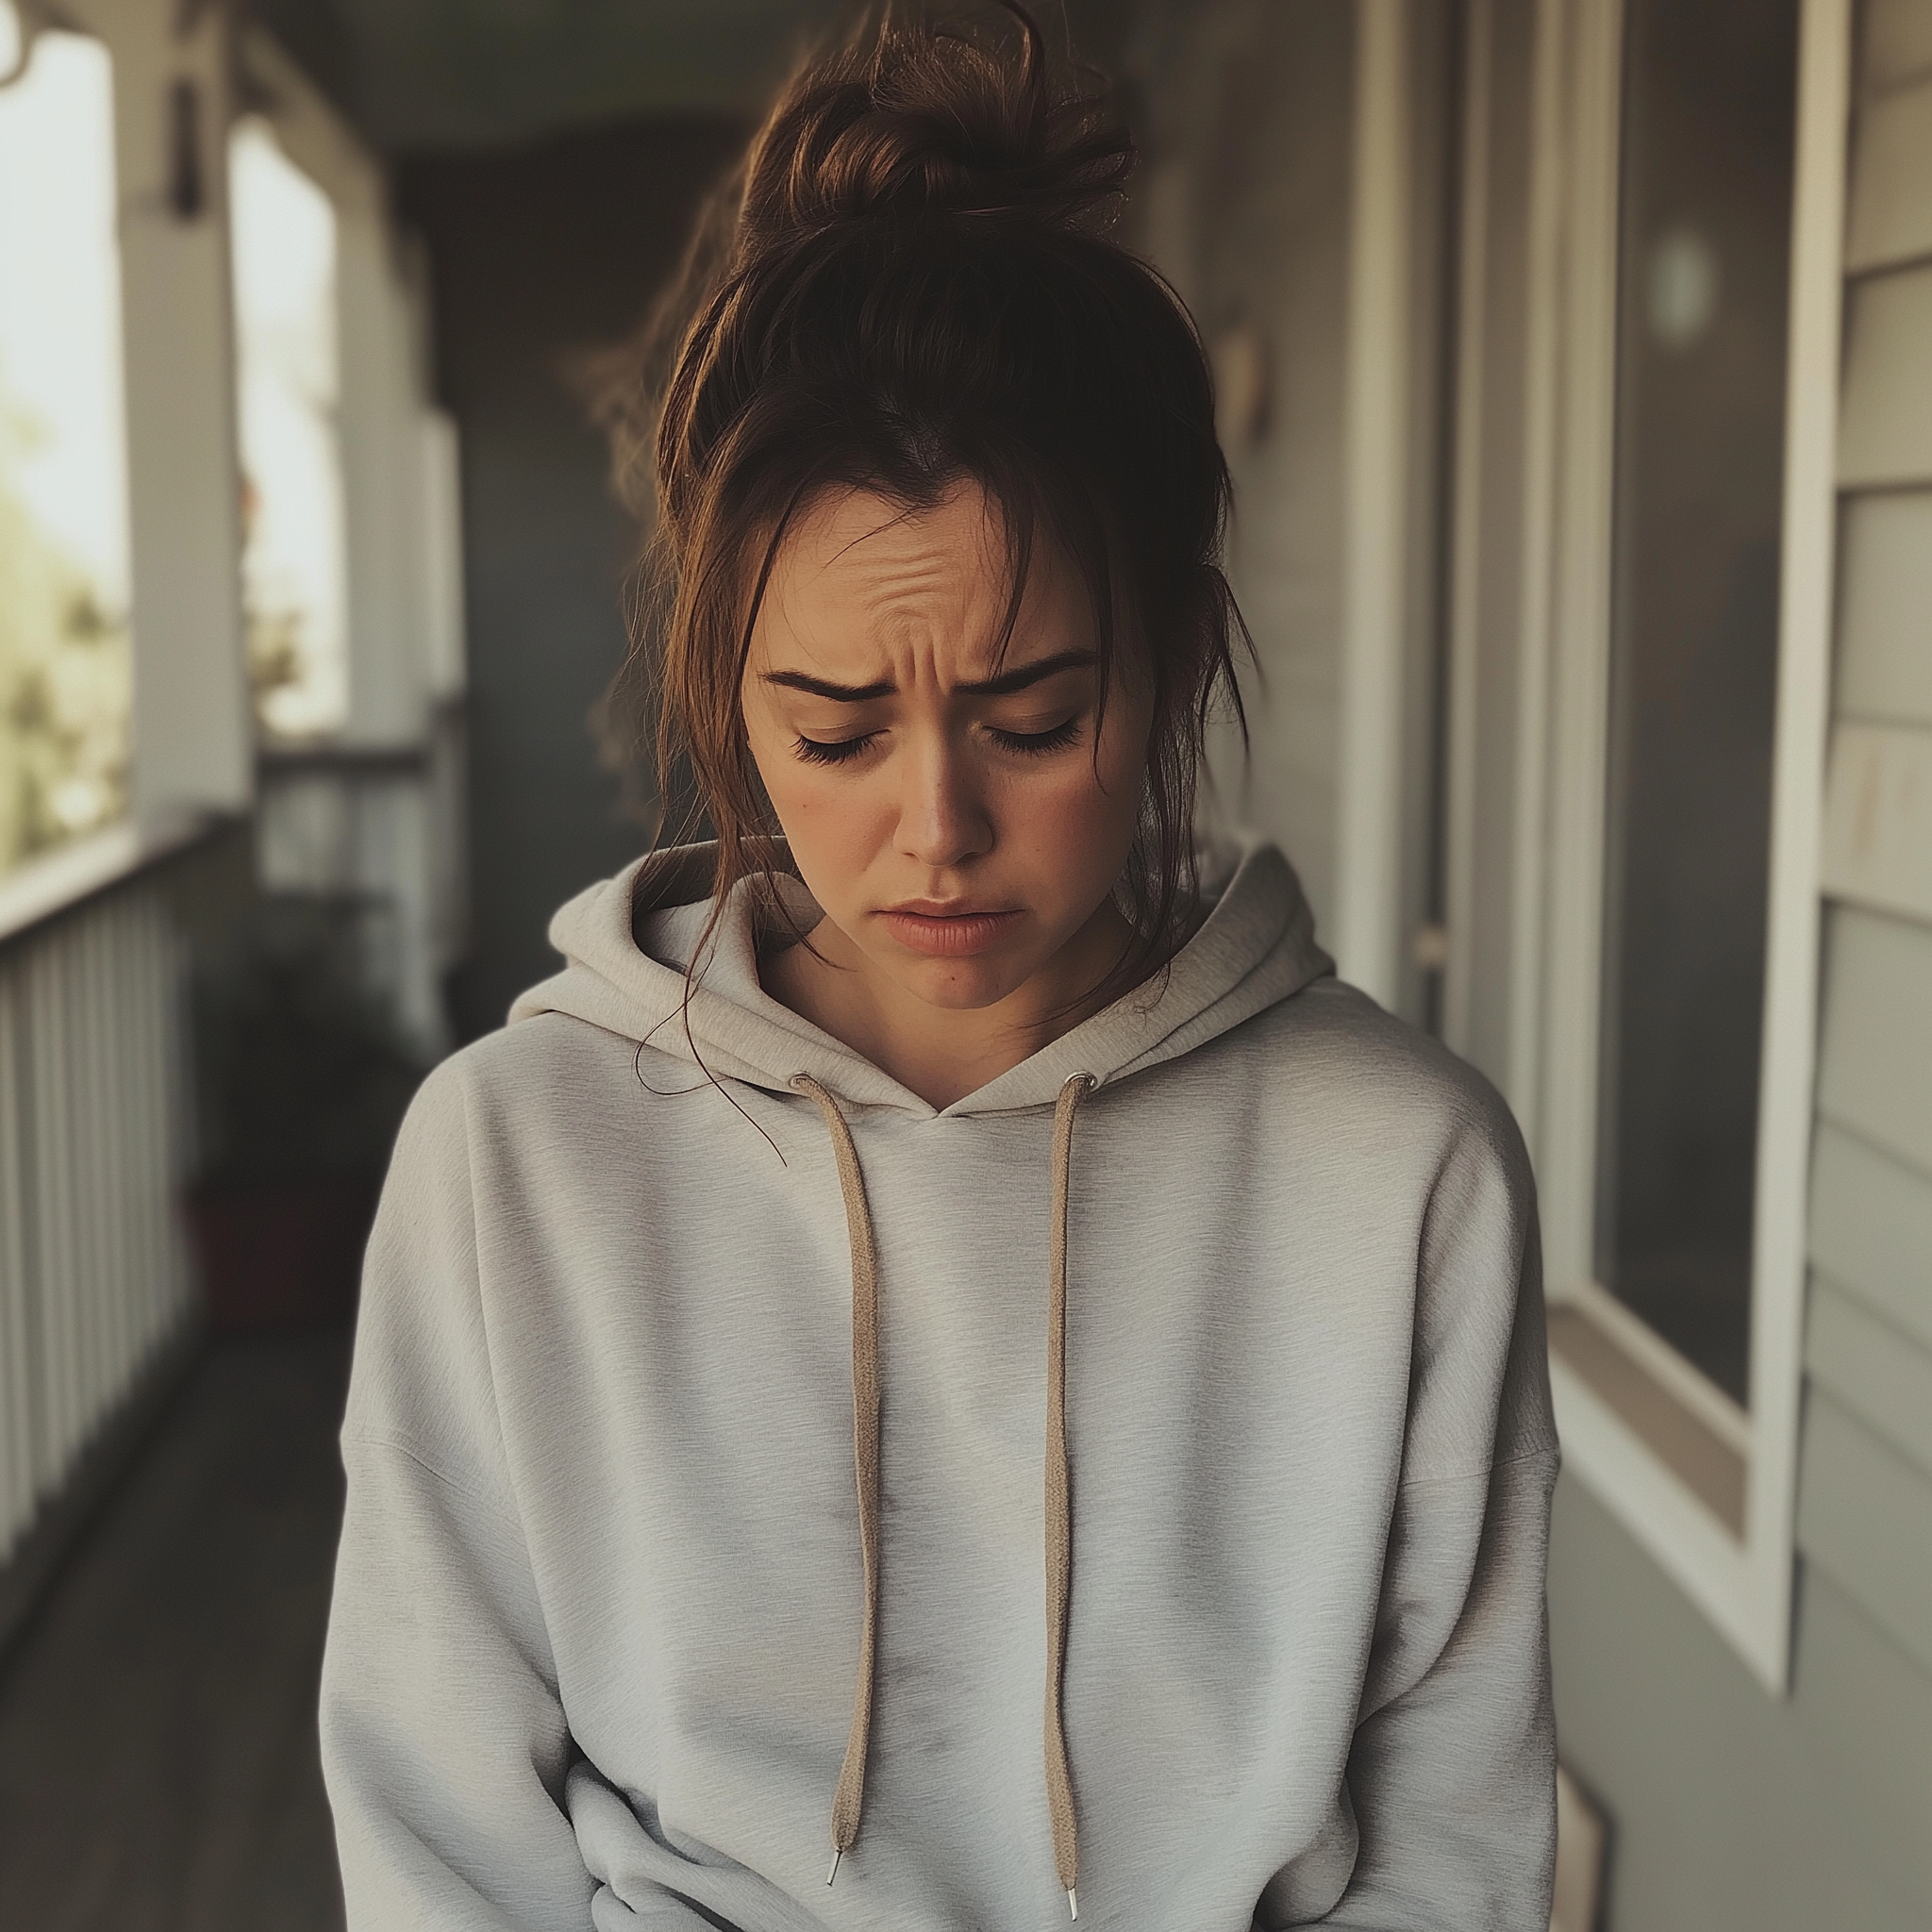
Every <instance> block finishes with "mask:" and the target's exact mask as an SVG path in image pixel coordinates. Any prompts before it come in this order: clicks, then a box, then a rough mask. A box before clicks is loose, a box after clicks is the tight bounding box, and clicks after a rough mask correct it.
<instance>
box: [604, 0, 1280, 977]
mask: <svg viewBox="0 0 1932 1932" xmlns="http://www.w3.org/2000/svg"><path fill="white" fill-rule="evenodd" d="M1000 6H1001V7H1002V8H1003V9H1004V11H1005V13H1006V14H1007V15H1008V16H1010V18H1008V19H1007V20H1005V21H1003V22H996V21H988V22H983V23H981V24H980V25H976V26H957V25H948V26H938V25H931V24H928V23H924V22H913V23H910V24H908V23H907V22H905V21H903V20H901V19H899V18H897V17H895V16H893V15H891V14H889V15H888V16H887V17H886V18H885V19H884V20H883V21H878V22H872V23H868V24H867V25H865V26H863V27H861V28H860V29H859V30H858V31H856V32H854V33H853V34H852V35H851V36H850V37H849V38H847V39H846V40H845V41H844V42H842V43H840V44H838V45H836V46H834V47H832V48H831V49H829V50H828V51H824V52H822V53H820V54H818V55H817V56H815V57H814V58H810V59H809V60H808V61H807V63H806V64H805V65H804V66H803V67H802V68H801V69H800V70H799V71H798V73H797V74H796V75H794V77H793V78H792V79H791V82H790V84H789V85H788V86H787V87H786V89H785V90H784V92H783V93H782V94H781V95H780V97H779V99H778V101H777V103H776V105H775V106H774V108H773V109H772V112H771V114H770V116H769V117H768V119H767V120H766V122H765V124H764V125H763V126H762V127H761V128H760V129H759V130H758V134H757V136H756V137H755V139H754V140H753V142H752V143H751V147H750V149H749V151H748V152H747V154H746V156H745V158H744V161H743V163H742V165H741V169H740V170H739V171H738V173H737V174H736V175H734V176H733V177H732V179H731V180H730V181H729V182H727V183H726V184H725V187H724V190H723V191H722V192H721V194H720V196H719V197H718V199H717V201H716V203H715V204H714V206H713V208H712V210H711V213H710V215H709V217H708V219H707V221H706V222H704V223H702V224H701V225H700V228H699V232H698V235H697V238H696V240H695V241H694V242H693V245H692V249H691V256H690V258H689V260H688V262H687V266H686V271H685V275H684V279H683V283H682V286H681V288H680V290H679V291H675V293H674V295H673V296H672V297H671V298H669V302H668V304H667V308H666V309H665V310H664V311H662V312H661V313H660V318H659V322H658V326H657V329H656V332H655V343H656V347H655V352H654V349H653V337H652V335H651V334H650V333H648V332H647V337H646V343H645V356H644V366H643V368H642V371H641V375H640V373H639V371H638V370H637V368H636V366H635V364H634V365H633V368H632V371H631V373H630V375H629V378H628V387H627V391H626V392H625V395H624V396H623V398H622V399H621V402H620V405H619V407H617V408H614V409H609V410H608V411H607V415H608V418H609V419H611V421H612V426H613V428H614V430H615V432H616V435H617V439H618V456H619V465H620V475H622V474H623V472H624V469H625V463H626V460H628V462H629V464H630V465H631V466H632V469H633V480H634V481H641V476H639V475H636V474H635V473H636V472H639V471H641V470H642V469H643V467H644V463H643V460H642V459H643V458H644V456H645V453H646V451H648V453H649V458H650V470H651V473H652V480H653V481H654V483H655V496H656V515H657V521H656V528H655V531H654V534H653V537H652V540H651V543H650V546H649V549H648V551H647V553H646V568H645V572H644V576H643V580H642V584H643V592H644V595H643V598H642V600H641V606H640V608H639V611H638V613H637V616H638V623H637V625H636V630H635V639H634V645H633V651H632V656H631V660H630V663H629V665H628V666H627V667H626V674H627V681H628V682H629V683H630V684H631V685H632V687H633V689H635V688H636V687H637V686H639V685H641V686H642V687H643V688H644V689H645V690H646V691H648V692H649V693H650V695H651V698H652V700H653V701H654V702H655V705H656V707H657V713H658V721H657V750H658V772H659V782H660V787H661V788H662V789H661V791H660V796H661V797H663V798H664V799H666V800H667V801H668V800H670V799H671V798H673V797H674V796H675V793H676V792H677V791H678V790H679V789H680V781H682V780H686V779H687V777H688V784H689V788H690V790H689V792H688V793H687V795H688V796H690V795H691V794H694V797H692V799H691V804H692V809H691V812H690V813H689V814H688V816H689V817H691V818H694V817H695V816H696V813H697V811H700V810H701V811H702V813H703V814H704V815H705V816H706V817H708V820H709V822H710V826H711V829H712V832H713V834H714V836H715V838H716V840H717V868H716V876H715V881H714V899H715V903H714V907H713V914H714V918H715V916H716V913H717V911H718V909H719V908H722V905H723V902H724V894H725V893H726V892H727V891H729V890H730V889H731V888H732V887H733V886H734V885H736V884H737V883H738V882H739V881H740V880H741V879H742V878H745V877H747V876H753V875H757V874H766V875H767V876H769V874H772V873H773V872H774V871H775V870H777V869H778V868H779V867H780V866H781V865H782V863H783V860H782V857H781V855H782V844H781V841H780V838H779V828H778V826H777V824H776V821H775V817H774V813H773V811H772V808H771V805H770V802H769V800H768V799H767V798H766V796H765V793H764V790H763V787H762V786H761V784H760V783H759V781H758V772H757V768H756V766H755V764H754V762H753V760H752V758H751V753H750V750H749V747H748V744H747V741H746V737H745V731H744V725H743V720H742V716H741V704H740V691H741V683H742V679H743V675H744V665H745V659H746V656H747V653H748V652H749V649H750V645H751V638H752V632H753V627H754V625H755V624H756V621H757V617H758V607H759V604H760V601H761V599H762V597H763V595H764V591H765V586H766V584H767V581H768V580H769V578H770V575H771V572H772V567H773V561H774V558H775V556H776V554H777V551H778V547H779V545H780V543H781V542H782V541H783V540H784V538H785V535H786V533H787V530H788V529H789V528H790V527H791V525H792V524H793V523H794V521H795V520H796V519H797V518H798V517H799V515H800V514H801V512H802V511H803V510H804V509H805V508H807V507H808V506H809V505H810V504H811V503H812V502H813V501H814V499H816V498H817V497H818V496H819V495H820V493H821V492H822V491H825V490H828V489H833V488H838V487H841V486H846V487H858V488H863V489H866V490H869V491H874V492H876V493H878V494H879V495H881V496H883V497H885V498H886V499H887V500H888V501H890V502H891V503H893V504H895V505H898V506H901V507H903V508H907V509H909V510H913V511H917V510H921V509H924V508H930V507H932V506H934V505H935V504H937V503H938V501H939V500H940V499H941V497H942V496H943V495H944V494H945V492H946V491H947V490H948V489H949V488H951V487H952V486H954V485H955V484H957V483H958V482H959V481H960V480H962V479H969V478H970V479H972V480H974V481H975V482H977V483H978V484H979V485H980V486H981V488H982V489H983V490H984V491H985V492H986V494H987V497H988V499H989V501H990V503H991V505H993V506H994V507H995V513H996V514H997V515H998V517H999V518H1000V519H1001V521H1002V523H1003V525H1004V530H1005V536H1006V541H1007V550H1008V566H1009V588H1008V608H1007V625H1006V630H1007V636H1006V637H1003V638H1002V639H1001V640H1000V648H1002V649H1004V647H1005V644H1006V642H1007V641H1008V638H1009V637H1010V633H1011V630H1012V625H1013V623H1014V621H1015V619H1016V618H1017V615H1018V610H1019V606H1020V602H1021V597H1022V593H1023V591H1024V586H1025V581H1026V571H1027V564H1028V559H1029V558H1030V556H1031V554H1032V551H1033V547H1034V545H1035V543H1036V542H1038V541H1041V540H1042V538H1044V539H1045V540H1046V541H1054V542H1057V543H1058V544H1059V545H1061V546H1062V547H1063V549H1064V550H1065V553H1066V554H1067V556H1068V557H1069V558H1070V559H1071V560H1072V562H1073V564H1074V568H1075V569H1076V570H1077V572H1078V573H1079V575H1080V576H1081V578H1082V579H1083V580H1084V583H1085V586H1086V590H1087V592H1088V595H1089V598H1090V600H1091V608H1092V614H1093V620H1094V626H1095V633H1096V636H1095V642H1096V649H1097V651H1098V655H1099V660H1100V702H1101V705H1102V706H1103V707H1104V706H1105V704H1106V702H1107V694H1108V688H1109V683H1110V680H1111V678H1112V677H1113V676H1114V675H1117V671H1118V664H1119V650H1120V646H1121V643H1122V641H1123V640H1126V641H1128V642H1129V643H1130V646H1131V647H1133V648H1135V649H1136V650H1137V651H1138V652H1139V653H1140V654H1141V659H1142V661H1143V662H1144V664H1145V666H1146V673H1147V675H1149V676H1150V678H1151V683H1152V695H1153V705H1154V709H1153V725H1152V730H1151V733H1150V737H1149V743H1148V759H1147V771H1146V778H1145V789H1144V796H1143V801H1142V808H1141V826H1140V830H1139V834H1138V836H1137V838H1136V841H1135V844H1134V850H1133V854H1132V857H1131V858H1130V859H1129V861H1128V865H1127V869H1126V873H1125V874H1124V877H1123V879H1122V882H1121V888H1120V891H1121V896H1122V899H1123V910H1124V912H1125V913H1126V914H1127V917H1128V919H1129V921H1130V923H1131V924H1132V925H1133V928H1134V930H1135V932H1136V934H1137V936H1138V937H1137V941H1136V943H1135V945H1134V946H1133V947H1132V948H1131V949H1130V951H1129V953H1128V955H1127V956H1126V957H1125V958H1123V959H1122V960H1121V961H1120V962H1119V963H1118V965H1117V967H1116V969H1115V971H1114V972H1113V973H1112V974H1109V975H1108V981H1107V982H1106V984H1105V986H1104V987H1103V988H1101V989H1097V990H1096V991H1098V992H1100V993H1101V994H1102V995H1103V996H1104V997H1105V998H1115V997H1118V996H1119V995H1120V994H1121V993H1123V992H1125V991H1130V990H1131V989H1132V988H1133V987H1134V986H1136V985H1138V984H1140V983H1141V981H1142V980H1143V979H1145V978H1146V977H1147V976H1148V975H1149V974H1151V973H1153V972H1155V971H1157V970H1158V968H1160V967H1161V966H1162V965H1163V964H1164V963H1165V962H1166V960H1167V959H1168V958H1171V957H1172V954H1173V952H1174V949H1175V947H1176V946H1177V944H1178V942H1179V941H1180V939H1181V937H1182V936H1183V935H1184V933H1185V931H1186V929H1187V926H1188V924H1189V922H1190V920H1191V915H1192V911H1193V908H1194V903H1195V899H1196V896H1197V881H1196V878H1195V873H1194V856H1193V813H1194V799H1195V789H1196V781H1197V774H1198V772H1199V767H1200V760H1201V756H1202V748H1203V740H1204V735H1205V731H1206V727H1207V724H1208V719H1209V717H1210V715H1211V714H1212V711H1213V708H1214V706H1215V704H1216V702H1217V699H1218V698H1222V697H1224V698H1225V700H1226V702H1227V703H1228V705H1229V706H1230V708H1231V709H1232V711H1233V713H1234V715H1235V716H1236V717H1237V719H1239V718H1240V716H1241V699H1240V694H1239V691H1238V690H1237V688H1236V684H1235V675H1234V650H1235V648H1236V646H1237V645H1239V646H1241V648H1244V649H1245V648H1246V647H1247V634H1246V630H1245V627H1244V626H1243V625H1242V624H1241V616H1240V613H1239V611H1238V610H1237V609H1236V607H1235V603H1234V599H1233V596H1232V594H1231V592H1230V591H1229V589H1228V586H1227V581H1226V578H1225V576H1224V575H1223V572H1222V567H1221V558H1222V546H1223V540H1224V529H1225V525H1226V518H1227V511H1228V505H1229V486H1228V476H1227V467H1226V464H1225V462H1224V460H1223V458H1222V454H1221V450H1220V447H1219V445H1218V444H1217V442H1216V441H1215V435H1214V404H1213V391H1212V383H1211V379H1210V377H1209V375H1208V363H1207V358H1206V357H1205V356H1204V354H1203V352H1202V348H1201V342H1200V338H1199V336H1198V334H1197V333H1196V331H1195V328H1194V325H1193V323H1192V320H1191V318H1190V316H1189V315H1188V312H1187V310H1186V308H1184V307H1183V305H1182V303H1181V301H1180V299H1179V297H1178V296H1177V295H1176V294H1175V293H1174V291H1173V289H1172V288H1170V286H1169V285H1168V284H1167V282H1166V281H1164V280H1163V279H1162V277H1161V276H1160V275H1159V274H1158V272H1157V271H1156V270H1154V269H1153V268H1151V267H1149V266H1148V265H1147V264H1146V263H1145V262H1143V261H1141V260H1139V259H1138V258H1135V257H1134V256H1133V255H1131V254H1129V253H1128V252H1127V251H1126V250H1125V249H1124V248H1122V247H1120V246H1119V245H1117V244H1116V243H1115V242H1112V241H1110V240H1108V237H1107V233H1106V229H1107V227H1108V225H1109V223H1110V221H1111V219H1112V218H1113V217H1114V216H1115V215H1116V214H1117V212H1118V209H1119V207H1120V204H1121V202H1122V198H1123V192H1124V186H1125V183H1126V180H1127V176H1128V175H1129V173H1130V171H1131V169H1132V167H1133V163H1134V144H1133V141H1132V138H1131V136H1130V135H1129V134H1128V132H1127V130H1126V128H1125V127H1124V125H1122V124H1121V123H1120V122H1118V121H1117V120H1116V119H1114V118H1112V116H1111V114H1110V112H1109V104H1108V100H1107V97H1106V95H1105V94H1104V93H1103V92H1100V91H1098V90H1097V89H1096V88H1095V87H1094V86H1093V85H1092V84H1091V82H1090V81H1086V80H1083V79H1081V78H1080V77H1078V76H1077V75H1074V74H1073V73H1071V72H1069V71H1066V70H1064V68H1062V67H1060V66H1058V65H1056V64H1053V63H1050V61H1049V58H1048V54H1047V49H1046V45H1045V42H1044V40H1043V38H1042V36H1041V30H1040V28H1039V26H1038V25H1037V24H1036V23H1035V21H1034V20H1033V19H1032V17H1031V16H1030V15H1029V14H1028V13H1026V12H1025V11H1024V9H1023V8H1021V7H1020V6H1018V5H1017V4H1014V0H1000ZM1014 25H1017V26H1018V28H1019V33H1018V35H1015V34H1013V33H1012V32H1011V31H1010V29H1011V28H1012V27H1013V26H1014ZM1002 27H1004V28H1005V29H1007V31H1004V32H1003V31H1001V30H1000V29H1001V28H1002ZM1016 41H1017V42H1018V43H1017V44H1015V42H1016ZM666 315H668V316H671V317H674V318H676V319H677V320H676V321H675V322H674V324H672V325H666V323H665V321H664V319H663V318H664V316H666ZM654 364H655V365H656V366H655V367H654V366H653V365H654ZM639 493H640V494H641V493H642V492H639ZM684 816H687V815H686V814H679V813H676V812H674V811H672V810H670V809H669V808H667V811H666V821H667V823H669V822H672V821H675V820H676V819H678V818H680V817H684ZM661 835H662V833H661V828H660V837H661Z"/></svg>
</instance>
